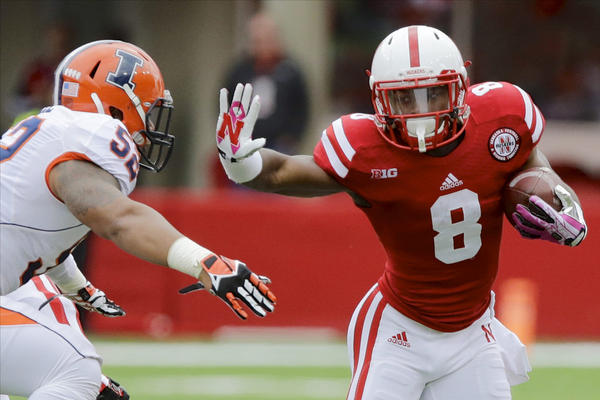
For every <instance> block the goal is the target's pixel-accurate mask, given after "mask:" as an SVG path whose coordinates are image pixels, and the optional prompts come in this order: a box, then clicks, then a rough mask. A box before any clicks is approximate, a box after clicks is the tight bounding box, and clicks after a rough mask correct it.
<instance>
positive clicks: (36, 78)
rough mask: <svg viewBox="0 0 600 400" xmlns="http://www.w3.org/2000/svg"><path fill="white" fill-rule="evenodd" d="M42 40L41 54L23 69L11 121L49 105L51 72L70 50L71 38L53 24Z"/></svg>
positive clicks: (52, 85) (64, 28)
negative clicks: (42, 50) (43, 41)
mask: <svg viewBox="0 0 600 400" xmlns="http://www.w3.org/2000/svg"><path fill="white" fill-rule="evenodd" d="M43 37H44V39H45V43H44V44H43V46H42V47H41V48H42V49H44V53H42V54H40V55H39V56H38V57H37V58H35V59H33V60H32V61H31V62H30V63H29V64H27V65H26V66H25V67H24V68H23V74H22V76H21V78H20V80H19V83H18V85H19V86H18V88H17V95H16V96H15V97H14V102H13V103H12V104H11V106H10V110H9V111H10V113H11V114H12V115H13V116H15V118H14V122H16V121H20V120H21V119H23V118H25V117H27V116H29V115H34V114H37V113H38V112H39V110H40V109H41V108H43V107H45V106H47V105H50V104H52V90H53V88H54V70H55V69H56V67H57V66H58V63H59V62H60V61H61V60H62V59H63V57H64V56H66V55H67V52H68V50H69V49H70V47H71V43H70V38H71V35H70V30H69V29H68V28H67V27H66V26H65V25H61V24H56V25H52V26H50V27H48V28H47V29H46V32H45V34H44V35H43ZM14 122H13V123H14Z"/></svg>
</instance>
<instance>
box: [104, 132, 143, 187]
mask: <svg viewBox="0 0 600 400" xmlns="http://www.w3.org/2000/svg"><path fill="white" fill-rule="evenodd" d="M115 134H116V135H117V137H116V140H115V139H113V140H112V141H111V142H110V151H111V152H113V153H114V154H115V155H116V156H117V157H119V158H122V159H124V160H126V161H125V167H127V171H128V172H129V181H130V182H131V181H133V180H134V179H135V178H136V177H137V174H138V172H139V170H140V163H139V158H138V155H137V154H136V151H135V150H134V151H133V152H132V151H131V148H132V146H131V144H129V141H128V140H127V138H126V137H127V136H128V135H129V133H127V131H126V130H125V129H124V128H123V127H121V126H119V127H118V128H117V131H116V132H115ZM133 148H134V149H135V146H134V147H133ZM130 154H131V156H129V155H130Z"/></svg>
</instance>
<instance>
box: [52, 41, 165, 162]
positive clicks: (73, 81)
mask: <svg viewBox="0 0 600 400" xmlns="http://www.w3.org/2000/svg"><path fill="white" fill-rule="evenodd" d="M54 76H55V77H54V104H55V105H62V106H65V107H67V108H70V109H71V110H74V111H85V112H93V113H100V114H107V115H111V116H112V117H113V118H117V119H120V120H121V121H123V124H124V125H125V127H126V128H127V130H128V131H129V134H130V135H131V137H132V138H133V140H134V141H135V143H136V145H137V148H138V150H139V152H140V155H141V160H140V165H141V166H142V167H145V168H147V169H150V170H152V171H155V172H158V171H160V170H161V169H162V168H164V166H165V165H166V163H167V161H168V160H169V157H170V155H171V151H172V149H173V143H174V140H175V137H174V136H173V135H171V134H170V133H169V126H170V123H171V113H172V111H173V99H172V98H171V94H170V93H169V91H168V90H166V89H165V84H164V81H163V77H162V74H161V73H160V69H159V68H158V66H157V65H156V63H155V62H154V60H152V58H151V57H150V56H149V55H148V54H147V53H146V52H145V51H144V50H142V49H140V48H139V47H137V46H135V45H133V44H131V43H126V42H121V41H118V40H100V41H96V42H91V43H87V44H85V45H83V46H81V47H78V48H77V49H75V50H73V51H72V52H71V53H69V54H68V55H67V56H66V57H65V58H64V59H63V60H62V61H61V63H60V64H59V66H58V68H57V69H56V72H55V75H54Z"/></svg>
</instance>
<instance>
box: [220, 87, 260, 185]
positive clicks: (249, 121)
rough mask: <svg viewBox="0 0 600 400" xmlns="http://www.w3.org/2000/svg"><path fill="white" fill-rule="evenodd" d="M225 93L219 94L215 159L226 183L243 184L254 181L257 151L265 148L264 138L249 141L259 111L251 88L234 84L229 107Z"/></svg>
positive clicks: (257, 172) (223, 90) (222, 91)
mask: <svg viewBox="0 0 600 400" xmlns="http://www.w3.org/2000/svg"><path fill="white" fill-rule="evenodd" d="M228 94H229V93H228V91H227V89H221V91H220V92H219V106H220V112H219V119H218V120H217V129H216V133H217V137H216V139H217V149H218V151H219V156H220V157H219V159H220V160H221V164H222V165H223V168H224V169H225V172H226V173H227V176H228V177H229V179H231V180H232V181H234V182H237V183H244V182H248V181H251V180H252V179H254V178H256V176H258V174H260V171H261V170H262V158H261V156H260V153H259V152H258V150H260V149H261V148H262V147H263V146H264V145H265V142H266V140H265V138H258V139H252V130H253V129H254V124H255V123H256V119H257V118H258V113H259V111H260V99H259V97H258V96H254V98H253V99H252V102H250V99H251V97H252V85H251V84H249V83H247V84H246V85H242V84H241V83H238V84H237V86H236V88H235V92H234V93H233V99H232V102H231V107H229V102H228V99H227V97H228Z"/></svg>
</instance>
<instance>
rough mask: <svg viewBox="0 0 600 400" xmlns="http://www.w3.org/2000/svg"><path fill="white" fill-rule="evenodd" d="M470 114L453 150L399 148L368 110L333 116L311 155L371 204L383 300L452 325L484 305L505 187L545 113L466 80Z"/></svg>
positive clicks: (465, 321) (514, 91)
mask: <svg viewBox="0 0 600 400" xmlns="http://www.w3.org/2000/svg"><path fill="white" fill-rule="evenodd" d="M465 102H466V104H468V105H469V106H470V117H469V119H468V122H467V125H466V127H465V132H464V137H463V139H462V142H461V143H460V144H459V145H458V147H456V148H455V149H454V150H453V151H452V152H451V153H450V154H448V155H446V156H443V157H434V156H431V155H430V154H428V153H418V152H415V151H409V150H403V149H399V148H396V147H394V146H392V145H390V144H389V143H387V142H386V141H385V140H384V139H383V138H382V137H381V135H380V134H379V132H378V131H377V127H376V126H375V123H374V119H373V116H372V115H368V114H352V115H346V116H343V117H341V118H339V119H337V120H336V121H334V122H333V123H332V124H331V125H330V126H329V127H328V128H327V129H326V130H325V131H323V135H322V137H321V140H320V142H319V143H318V144H317V146H316V148H315V150H314V159H315V162H316V163H317V164H318V165H319V166H320V167H321V168H322V169H323V170H324V171H326V172H327V173H328V174H329V175H331V176H332V177H333V178H334V179H335V180H336V181H338V182H339V183H340V184H342V185H343V186H345V187H346V188H348V189H349V190H351V191H352V192H354V193H356V194H357V195H359V196H360V197H362V198H363V199H365V200H367V202H368V203H370V206H366V207H364V206H361V209H362V211H363V212H364V213H365V214H366V215H367V217H368V218H369V220H370V222H371V224H372V226H373V228H374V229H375V232H376V233H377V235H378V237H379V240H380V241H381V243H382V244H383V247H384V248H385V251H386V253H387V261H386V264H385V268H384V272H383V275H382V276H381V278H380V279H379V286H380V289H381V291H382V293H383V295H384V296H385V297H386V300H387V301H388V302H389V303H390V304H392V305H393V306H394V307H395V308H396V309H397V310H399V311H400V312H402V313H403V314H404V315H406V316H408V317H409V318H411V319H413V320H415V321H417V322H419V323H421V324H423V325H426V326H428V327H430V328H432V329H436V330H438V331H444V332H454V331H457V330H460V329H463V328H465V327H467V326H469V325H470V324H471V323H472V322H473V321H475V320H476V319H477V318H478V317H479V316H481V314H482V313H483V312H484V310H485V309H486V308H487V307H488V305H489V301H490V290H491V287H492V284H493V282H494V279H495V278H496V274H497V270H498V254H499V248H500V236H501V232H502V216H503V208H502V204H501V196H502V189H503V187H504V185H505V183H506V182H507V180H508V179H509V178H510V176H511V175H512V174H513V173H514V172H516V171H517V170H519V169H520V168H521V167H522V166H523V165H524V163H525V162H526V160H527V158H528V157H529V155H530V153H531V151H532V149H533V147H534V146H535V145H536V144H537V142H538V141H539V139H540V137H541V135H542V132H543V130H544V125H545V120H544V118H543V117H542V115H541V113H540V111H539V110H538V108H537V107H536V106H535V104H534V103H533V102H532V100H531V98H530V97H529V95H528V94H527V93H525V92H524V91H523V90H522V89H520V88H519V87H517V86H514V85H512V84H510V83H506V82H486V83H482V84H478V85H474V86H471V87H470V88H469V90H468V93H467V96H466V101H465Z"/></svg>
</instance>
